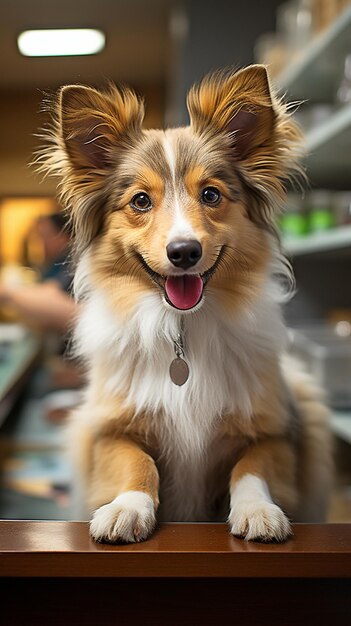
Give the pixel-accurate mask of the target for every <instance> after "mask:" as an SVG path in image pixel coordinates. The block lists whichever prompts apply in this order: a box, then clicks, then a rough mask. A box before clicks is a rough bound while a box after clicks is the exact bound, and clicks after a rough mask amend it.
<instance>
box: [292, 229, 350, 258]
mask: <svg viewBox="0 0 351 626" xmlns="http://www.w3.org/2000/svg"><path fill="white" fill-rule="evenodd" d="M348 247H350V249H351V225H347V226H340V227H339V228H333V229H331V230H328V231H325V232H320V233H313V234H311V235H306V236H303V237H299V238H296V239H295V238H287V239H285V240H284V239H283V248H284V250H285V252H286V253H287V254H289V255H291V256H302V255H303V254H312V253H314V252H328V251H332V250H340V249H343V248H348Z"/></svg>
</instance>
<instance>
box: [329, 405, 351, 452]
mask: <svg viewBox="0 0 351 626" xmlns="http://www.w3.org/2000/svg"><path fill="white" fill-rule="evenodd" d="M331 425H332V429H333V432H334V433H335V434H336V435H337V436H338V437H340V439H343V440H344V441H346V442H347V443H350V444H351V411H335V412H334V413H333V415H332V420H331Z"/></svg>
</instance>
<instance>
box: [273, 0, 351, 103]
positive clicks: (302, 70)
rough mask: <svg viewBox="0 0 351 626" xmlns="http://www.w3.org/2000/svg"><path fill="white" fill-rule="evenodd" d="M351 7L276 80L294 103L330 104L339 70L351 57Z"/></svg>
mask: <svg viewBox="0 0 351 626" xmlns="http://www.w3.org/2000/svg"><path fill="white" fill-rule="evenodd" d="M350 33H351V7H350V8H348V9H346V10H345V11H344V13H342V15H340V17H339V18H338V19H337V20H336V22H335V23H334V24H332V25H331V27H330V28H329V29H328V30H326V31H325V32H322V33H321V34H320V35H319V36H318V37H317V38H316V39H315V40H314V41H313V42H312V44H311V45H310V46H309V47H308V49H307V50H304V51H302V52H301V56H299V57H298V58H297V59H296V61H295V62H293V63H292V64H291V65H289V67H287V69H286V70H285V71H284V72H283V73H282V74H281V76H280V77H279V78H278V80H277V84H278V86H279V88H280V89H281V90H282V91H283V92H287V93H288V94H289V97H292V98H293V99H294V100H302V101H304V102H305V101H309V102H331V101H332V100H333V98H334V94H335V90H336V86H337V83H338V78H339V77H338V70H339V71H340V72H342V67H343V66H342V63H343V59H344V58H345V56H346V54H348V53H350V39H351V35H350Z"/></svg>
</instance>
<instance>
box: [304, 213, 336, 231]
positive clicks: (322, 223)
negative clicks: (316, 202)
mask: <svg viewBox="0 0 351 626" xmlns="http://www.w3.org/2000/svg"><path fill="white" fill-rule="evenodd" d="M334 226H335V216H334V213H333V212H332V211H331V210H330V209H319V210H315V209H314V210H313V211H311V214H310V229H311V231H312V232H314V233H315V232H318V231H323V230H329V229H330V228H333V227H334Z"/></svg>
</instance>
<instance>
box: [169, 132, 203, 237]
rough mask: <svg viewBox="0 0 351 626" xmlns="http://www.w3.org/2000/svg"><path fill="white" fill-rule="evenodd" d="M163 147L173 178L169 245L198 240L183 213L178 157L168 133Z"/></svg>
mask: <svg viewBox="0 0 351 626" xmlns="http://www.w3.org/2000/svg"><path fill="white" fill-rule="evenodd" d="M163 147H164V151H165V155H166V159H167V162H168V165H169V168H170V170H171V174H172V178H173V193H172V195H173V198H172V209H173V223H172V227H171V229H170V231H169V233H168V238H167V241H168V243H169V242H170V241H173V240H174V239H197V237H196V233H195V232H194V229H193V227H192V225H191V223H190V222H189V221H188V220H187V219H186V217H185V215H184V212H183V211H182V207H181V201H180V199H179V194H178V191H177V188H176V184H175V166H176V157H175V153H174V149H173V145H172V140H171V138H170V137H169V136H168V135H167V134H166V133H165V135H164V141H163Z"/></svg>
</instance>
